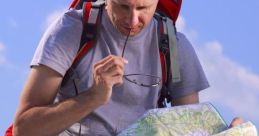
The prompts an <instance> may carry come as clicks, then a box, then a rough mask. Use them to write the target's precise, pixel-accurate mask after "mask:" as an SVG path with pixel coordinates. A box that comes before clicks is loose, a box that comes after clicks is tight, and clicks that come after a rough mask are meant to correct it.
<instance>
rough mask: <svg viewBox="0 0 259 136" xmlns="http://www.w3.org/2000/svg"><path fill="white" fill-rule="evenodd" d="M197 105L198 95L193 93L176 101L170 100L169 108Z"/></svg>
mask: <svg viewBox="0 0 259 136" xmlns="http://www.w3.org/2000/svg"><path fill="white" fill-rule="evenodd" d="M194 103H199V93H198V92H196V91H194V93H192V94H190V95H187V96H183V97H180V98H177V99H172V101H171V106H178V105H185V104H194Z"/></svg>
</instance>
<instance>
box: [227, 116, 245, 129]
mask: <svg viewBox="0 0 259 136" xmlns="http://www.w3.org/2000/svg"><path fill="white" fill-rule="evenodd" d="M242 123H244V121H243V119H242V118H240V117H235V118H234V119H233V120H232V122H231V124H230V126H229V128H232V127H235V126H237V125H240V124H242Z"/></svg>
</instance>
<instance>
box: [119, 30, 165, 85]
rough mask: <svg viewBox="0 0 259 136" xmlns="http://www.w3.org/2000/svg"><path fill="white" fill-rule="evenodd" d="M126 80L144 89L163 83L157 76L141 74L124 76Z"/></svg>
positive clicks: (122, 55)
mask: <svg viewBox="0 0 259 136" xmlns="http://www.w3.org/2000/svg"><path fill="white" fill-rule="evenodd" d="M130 32H131V29H130V30H129V33H128V35H127V38H126V40H125V42H124V46H123V50H122V54H121V57H122V58H123V57H124V52H125V48H126V45H127V42H128V39H129V36H130ZM123 77H124V79H126V80H127V81H129V82H131V83H134V84H136V85H139V86H142V87H156V86H158V85H159V84H160V83H161V78H160V77H158V76H155V75H150V74H140V73H134V74H124V75H123Z"/></svg>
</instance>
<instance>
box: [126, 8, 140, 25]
mask: <svg viewBox="0 0 259 136" xmlns="http://www.w3.org/2000/svg"><path fill="white" fill-rule="evenodd" d="M138 23H139V15H138V12H137V11H135V10H133V11H131V13H130V14H129V16H128V19H127V25H128V26H129V27H130V28H134V27H135V26H136V25H137V24H138Z"/></svg>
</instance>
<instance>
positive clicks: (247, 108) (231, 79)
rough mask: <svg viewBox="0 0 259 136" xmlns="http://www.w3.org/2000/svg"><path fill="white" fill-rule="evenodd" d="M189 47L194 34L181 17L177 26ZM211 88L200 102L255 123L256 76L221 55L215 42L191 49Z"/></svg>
mask: <svg viewBox="0 0 259 136" xmlns="http://www.w3.org/2000/svg"><path fill="white" fill-rule="evenodd" d="M177 23H178V24H177V27H178V30H179V31H182V32H184V33H185V34H186V35H187V37H188V38H189V39H190V40H191V42H192V43H195V42H194V40H197V39H198V34H197V32H195V31H194V30H191V29H189V28H188V27H187V25H186V22H185V20H184V18H183V17H180V18H179V20H178V22H177ZM194 47H195V49H196V51H197V54H198V56H199V58H200V60H201V63H202V65H203V68H204V70H205V73H206V75H207V77H208V80H209V82H210V85H211V87H210V88H209V89H207V90H205V91H202V93H201V101H211V102H212V103H213V102H215V103H218V104H220V105H223V106H224V109H228V111H232V114H234V115H240V116H246V117H248V118H249V119H250V120H252V121H256V122H259V118H258V114H259V108H258V104H259V75H256V74H255V73H253V72H252V71H250V70H249V69H248V68H246V67H244V66H242V65H240V64H238V63H237V62H235V61H234V60H232V59H230V58H228V57H227V56H226V55H224V48H223V47H224V46H223V45H222V44H221V43H220V42H219V41H210V42H207V43H206V44H204V45H201V46H200V45H199V46H197V45H196V46H195V45H194Z"/></svg>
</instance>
